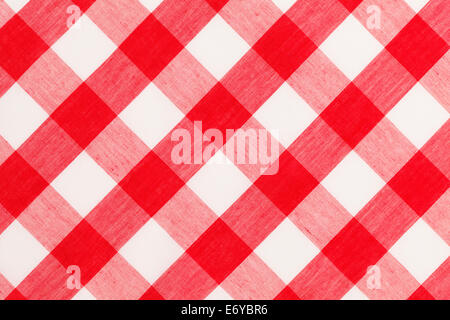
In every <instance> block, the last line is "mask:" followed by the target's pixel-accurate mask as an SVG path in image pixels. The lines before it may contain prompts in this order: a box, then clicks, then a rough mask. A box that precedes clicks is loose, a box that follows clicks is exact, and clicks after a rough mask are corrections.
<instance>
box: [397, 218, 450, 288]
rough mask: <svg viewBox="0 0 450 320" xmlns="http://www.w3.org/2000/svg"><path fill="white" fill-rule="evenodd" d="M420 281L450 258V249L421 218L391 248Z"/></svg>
mask: <svg viewBox="0 0 450 320" xmlns="http://www.w3.org/2000/svg"><path fill="white" fill-rule="evenodd" d="M389 252H390V253H391V254H392V255H393V256H394V258H395V259H397V260H398V261H399V262H400V263H401V264H402V265H403V266H404V267H405V268H406V269H407V270H408V271H409V272H410V273H411V274H412V275H413V276H414V278H416V279H417V281H419V282H420V283H423V282H424V281H425V280H427V279H428V277H429V276H430V275H431V274H432V273H433V272H434V271H435V270H436V269H437V268H438V267H439V266H440V265H441V264H442V263H443V262H444V261H445V260H446V259H447V258H448V256H449V254H450V250H449V247H448V245H447V244H446V243H445V241H444V240H442V239H441V237H439V236H438V235H437V234H436V233H435V232H434V231H433V229H431V227H430V226H429V225H428V224H427V223H426V222H424V221H423V220H422V219H419V220H418V221H417V222H416V223H415V224H414V225H413V226H412V227H411V228H410V229H409V230H408V231H407V232H406V233H405V234H404V235H403V236H402V237H401V238H400V239H399V240H398V241H397V242H396V243H395V244H394V245H393V246H392V248H391V249H390V250H389Z"/></svg>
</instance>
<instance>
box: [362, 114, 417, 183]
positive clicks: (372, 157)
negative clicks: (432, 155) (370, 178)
mask: <svg viewBox="0 0 450 320" xmlns="http://www.w3.org/2000/svg"><path fill="white" fill-rule="evenodd" d="M355 151H356V152H357V153H358V154H359V155H360V156H361V157H362V158H363V159H364V160H365V161H366V162H367V163H368V164H369V165H370V166H371V167H372V168H373V169H374V170H375V171H376V172H377V173H378V175H379V176H380V177H381V178H383V180H384V181H386V182H387V181H389V180H390V179H391V178H392V177H393V176H394V175H395V174H396V173H397V172H398V171H399V170H400V169H401V168H402V167H403V165H404V164H405V163H406V162H408V160H409V159H411V157H412V156H413V155H414V153H415V152H416V151H417V149H416V147H414V146H413V145H412V144H411V142H409V140H408V139H407V138H406V137H405V136H404V135H403V134H402V133H401V132H400V131H399V130H398V129H397V128H396V127H395V126H394V125H393V124H392V123H391V122H390V121H389V120H388V119H386V118H383V120H381V121H380V122H379V123H378V124H377V125H376V126H375V127H374V128H373V130H372V131H370V132H369V134H367V135H366V136H365V137H364V139H363V140H361V142H360V143H359V144H358V145H357V146H356V148H355Z"/></svg>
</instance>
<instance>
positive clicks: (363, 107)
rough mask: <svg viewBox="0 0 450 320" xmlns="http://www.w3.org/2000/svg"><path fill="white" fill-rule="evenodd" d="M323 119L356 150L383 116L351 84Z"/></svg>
mask: <svg viewBox="0 0 450 320" xmlns="http://www.w3.org/2000/svg"><path fill="white" fill-rule="evenodd" d="M321 117H322V119H324V120H325V121H326V122H327V123H328V125H329V126H330V127H332V128H333V129H334V131H336V132H337V133H338V134H339V135H340V136H341V138H342V139H344V140H345V142H347V143H348V144H349V145H350V147H352V148H354V147H355V146H356V145H357V144H358V143H359V142H360V141H361V140H362V139H363V138H364V137H365V136H366V135H367V134H368V133H369V132H370V131H371V130H372V129H373V127H375V125H376V124H377V123H378V122H379V121H380V120H381V119H382V118H383V114H382V113H381V112H380V110H378V109H377V107H375V106H374V104H373V103H372V102H371V101H370V100H369V99H368V98H367V97H366V96H365V95H364V93H362V92H361V90H359V89H358V87H356V86H355V85H354V84H353V83H350V84H349V85H348V86H347V88H345V89H344V90H343V91H342V92H341V94H340V95H339V96H338V97H337V98H336V99H335V100H334V101H333V102H332V103H331V104H330V105H329V106H328V107H327V108H326V109H325V110H324V112H322V114H321Z"/></svg>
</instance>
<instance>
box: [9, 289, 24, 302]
mask: <svg viewBox="0 0 450 320" xmlns="http://www.w3.org/2000/svg"><path fill="white" fill-rule="evenodd" d="M5 300H15V301H19V300H28V299H27V298H26V297H25V296H24V295H23V294H22V293H21V292H20V291H19V290H18V289H17V288H16V289H14V290H13V291H12V292H11V293H10V294H9V295H8V296H7V297H6V298H5Z"/></svg>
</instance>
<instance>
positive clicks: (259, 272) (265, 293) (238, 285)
mask: <svg viewBox="0 0 450 320" xmlns="http://www.w3.org/2000/svg"><path fill="white" fill-rule="evenodd" d="M244 283H245V284H246V285H245V286H243V284H244ZM284 286H285V284H284V283H283V281H282V280H281V279H280V278H279V277H278V276H277V275H276V274H275V273H274V272H273V271H272V270H271V269H270V268H269V267H268V266H267V265H266V264H265V263H264V262H263V261H262V260H261V259H260V258H259V257H258V256H257V255H256V254H254V253H252V254H251V255H250V256H248V258H247V259H245V260H244V262H242V263H241V264H240V265H239V266H238V267H237V268H236V269H235V270H234V271H233V272H232V273H231V274H230V275H229V276H228V278H227V279H225V281H224V282H222V284H221V287H222V288H224V289H225V290H226V291H227V292H228V293H229V294H230V295H231V297H233V298H234V299H237V300H270V299H273V298H275V296H276V295H277V294H278V293H280V291H281V290H282V289H283V288H284Z"/></svg>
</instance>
